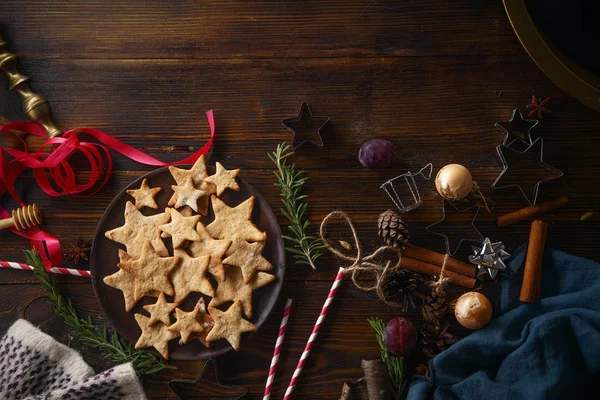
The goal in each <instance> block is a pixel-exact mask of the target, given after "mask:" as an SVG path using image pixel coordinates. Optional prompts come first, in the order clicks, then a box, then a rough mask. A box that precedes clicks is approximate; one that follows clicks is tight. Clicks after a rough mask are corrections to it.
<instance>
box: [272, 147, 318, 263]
mask: <svg viewBox="0 0 600 400" xmlns="http://www.w3.org/2000/svg"><path fill="white" fill-rule="evenodd" d="M292 154H294V152H293V151H292V148H291V146H289V145H286V144H285V142H283V143H281V144H278V145H277V150H275V151H274V152H273V153H268V156H269V158H270V159H271V161H273V163H274V164H275V165H276V166H277V171H276V172H275V176H276V177H277V181H278V183H276V184H275V186H277V187H278V188H280V189H281V202H282V203H283V208H282V209H281V212H282V214H283V215H284V216H285V217H286V218H287V219H288V221H289V222H290V224H289V225H288V229H289V231H290V233H291V235H289V236H283V238H284V239H285V240H287V241H288V243H289V244H290V245H289V246H288V247H286V248H285V249H286V250H287V251H288V252H290V253H292V255H293V258H294V261H295V262H296V263H297V264H306V265H310V266H311V267H312V268H313V269H316V268H317V267H316V266H315V262H316V260H317V259H318V258H319V257H320V256H321V250H322V249H324V248H326V246H325V245H324V244H323V242H322V241H321V240H319V239H317V238H315V237H314V236H311V235H309V234H308V228H309V227H310V223H309V221H308V220H306V219H305V218H304V213H305V212H306V207H307V206H308V203H306V198H307V197H308V195H305V194H301V192H302V187H303V186H304V184H305V183H306V181H307V179H308V178H307V177H306V176H304V171H297V170H296V165H295V164H288V163H287V159H288V157H290V156H291V155H292Z"/></svg>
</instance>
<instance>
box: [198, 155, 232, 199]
mask: <svg viewBox="0 0 600 400" xmlns="http://www.w3.org/2000/svg"><path fill="white" fill-rule="evenodd" d="M216 166H217V172H215V174H214V175H211V176H209V177H208V178H206V179H204V182H207V183H212V184H214V185H215V186H216V187H217V196H221V195H222V194H223V192H224V191H225V189H227V188H229V189H232V190H235V191H238V190H240V187H239V185H238V184H237V182H236V181H235V177H236V176H238V174H239V173H240V170H239V168H238V169H232V170H226V169H225V167H223V166H222V165H221V163H220V162H217V163H216Z"/></svg>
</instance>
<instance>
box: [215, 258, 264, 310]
mask: <svg viewBox="0 0 600 400" xmlns="http://www.w3.org/2000/svg"><path fill="white" fill-rule="evenodd" d="M274 280H275V276H274V275H271V274H267V273H265V272H257V273H256V274H255V275H254V277H252V278H251V279H250V281H249V282H248V283H244V276H243V275H242V270H241V269H240V268H239V267H235V266H233V265H226V266H225V280H224V281H223V282H219V283H218V286H217V289H216V290H215V295H214V297H213V298H212V300H211V301H210V303H209V304H208V305H209V307H217V306H220V305H221V304H224V303H226V302H228V301H230V300H232V301H237V300H239V301H240V303H241V304H242V307H243V310H244V314H245V315H246V316H247V317H248V318H252V292H253V291H254V290H256V289H258V288H260V287H263V286H265V285H266V284H268V283H270V282H273V281H274Z"/></svg>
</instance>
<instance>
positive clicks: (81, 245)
mask: <svg viewBox="0 0 600 400" xmlns="http://www.w3.org/2000/svg"><path fill="white" fill-rule="evenodd" d="M91 250H92V240H91V239H90V240H84V239H82V238H79V239H77V243H75V244H71V245H70V247H69V248H68V249H67V250H65V261H66V262H68V261H73V263H74V264H77V263H79V260H80V259H84V260H86V261H87V260H88V259H89V258H88V253H89V252H90V251H91Z"/></svg>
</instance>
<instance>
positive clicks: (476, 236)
mask: <svg viewBox="0 0 600 400" xmlns="http://www.w3.org/2000/svg"><path fill="white" fill-rule="evenodd" d="M446 204H449V205H450V206H451V208H450V210H454V211H452V212H457V213H464V212H467V211H471V210H474V211H475V212H474V214H473V219H471V223H470V224H469V225H467V226H463V228H465V227H466V228H468V230H469V231H470V233H471V234H472V237H469V236H466V237H462V238H461V239H460V241H459V242H458V244H457V245H456V246H450V237H449V236H448V235H447V234H445V233H443V232H436V231H435V230H433V229H432V228H433V227H435V226H438V225H442V224H444V222H446V216H447V213H446ZM441 207H442V219H441V220H439V221H437V222H434V223H433V224H431V225H429V226H428V227H427V228H425V231H426V232H429V233H433V234H434V235H437V236H441V237H443V238H444V241H445V242H446V253H448V254H449V255H451V256H454V255H455V254H456V252H457V251H458V249H459V248H460V246H461V245H462V244H463V242H467V241H468V242H474V243H481V241H482V240H483V235H482V234H481V232H479V230H478V229H477V228H476V227H475V220H476V219H477V215H478V214H479V210H480V209H481V207H480V206H478V205H474V206H471V207H467V208H464V209H458V208H457V207H456V206H455V205H454V204H453V203H452V202H451V201H448V200H446V199H444V200H442V206H441ZM457 222H460V221H457ZM451 247H453V248H454V250H453V251H450V250H451Z"/></svg>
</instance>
